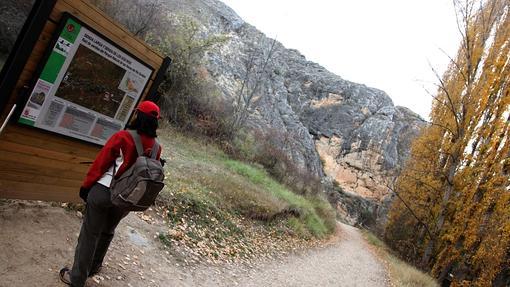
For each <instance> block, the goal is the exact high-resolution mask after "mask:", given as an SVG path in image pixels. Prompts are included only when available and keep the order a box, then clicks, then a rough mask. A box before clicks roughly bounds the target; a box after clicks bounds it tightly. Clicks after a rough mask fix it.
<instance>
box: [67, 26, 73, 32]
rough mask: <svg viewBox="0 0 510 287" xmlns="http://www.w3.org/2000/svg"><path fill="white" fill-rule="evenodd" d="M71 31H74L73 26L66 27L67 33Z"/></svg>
mask: <svg viewBox="0 0 510 287" xmlns="http://www.w3.org/2000/svg"><path fill="white" fill-rule="evenodd" d="M73 31H74V25H73V24H69V25H67V32H69V33H71V32H73Z"/></svg>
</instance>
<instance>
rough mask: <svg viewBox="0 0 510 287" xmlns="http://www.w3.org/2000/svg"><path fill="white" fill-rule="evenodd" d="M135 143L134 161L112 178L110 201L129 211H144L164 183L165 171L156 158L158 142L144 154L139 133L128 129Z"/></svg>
mask: <svg viewBox="0 0 510 287" xmlns="http://www.w3.org/2000/svg"><path fill="white" fill-rule="evenodd" d="M128 132H129V133H130V134H131V137H132V138H133V141H134V142H135V145H136V152H137V153H138V157H137V159H136V162H135V163H134V164H133V165H132V166H131V167H130V168H128V169H127V170H126V171H125V172H124V173H123V174H122V175H121V176H120V177H119V178H117V179H116V178H115V177H114V178H113V180H112V184H111V186H110V191H111V200H112V203H113V204H114V205H116V206H118V207H121V208H123V209H125V210H129V211H144V210H146V209H147V208H149V206H151V205H152V204H153V203H154V201H155V200H156V197H157V196H158V194H159V192H160V191H161V190H162V189H163V187H164V186H165V184H164V183H163V180H164V179H165V172H164V170H163V166H162V165H161V162H160V161H159V160H158V159H156V158H157V156H158V152H159V143H158V142H157V141H156V142H155V143H154V146H153V147H152V151H151V154H150V155H149V156H146V155H144V151H143V145H142V140H141V138H140V135H139V134H138V133H137V132H136V131H133V130H129V131H128Z"/></svg>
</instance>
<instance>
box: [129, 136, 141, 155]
mask: <svg viewBox="0 0 510 287" xmlns="http://www.w3.org/2000/svg"><path fill="white" fill-rule="evenodd" d="M128 132H129V134H130V135H131V137H132V138H133V141H134V142H135V146H136V152H137V153H138V156H141V155H143V145H142V138H140V135H139V134H138V133H137V132H136V131H135V130H128Z"/></svg>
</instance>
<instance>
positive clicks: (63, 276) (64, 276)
mask: <svg viewBox="0 0 510 287" xmlns="http://www.w3.org/2000/svg"><path fill="white" fill-rule="evenodd" d="M70 271H71V270H69V268H67V267H64V268H62V269H60V271H59V272H58V275H59V277H60V281H62V282H64V283H65V284H67V285H69V286H72V285H71V274H69V273H70Z"/></svg>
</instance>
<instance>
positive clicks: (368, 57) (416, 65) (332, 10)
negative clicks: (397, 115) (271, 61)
mask: <svg viewBox="0 0 510 287" xmlns="http://www.w3.org/2000/svg"><path fill="white" fill-rule="evenodd" d="M222 1H223V2H224V3H225V4H227V5H228V6H230V7H231V8H232V9H234V11H236V13H237V14H238V15H239V16H241V18H243V19H244V20H245V21H246V22H248V23H250V24H252V25H253V26H255V27H257V28H258V29H259V30H260V31H262V32H263V33H265V34H266V36H268V37H270V38H275V37H276V39H277V40H278V41H280V42H281V43H282V44H283V45H284V46H285V47H287V48H292V49H297V50H299V51H300V52H301V53H302V54H303V55H305V57H306V58H307V59H308V60H311V61H314V62H317V63H319V64H320V65H322V66H324V67H325V68H327V69H328V70H329V71H331V72H333V73H335V74H337V75H339V76H341V77H342V78H343V79H345V80H349V81H353V82H357V83H361V84H365V85H367V86H370V87H374V88H378V89H381V90H383V91H385V92H386V93H388V95H389V96H390V97H391V98H392V100H393V102H394V103H395V104H396V105H400V106H405V107H408V108H410V109H411V110H413V111H415V112H416V113H418V114H420V115H421V116H422V117H423V118H425V119H428V115H429V113H430V106H431V103H432V97H431V95H430V94H429V93H428V92H427V91H429V92H431V93H432V94H433V93H435V91H436V88H435V83H437V79H436V77H435V75H434V73H433V72H432V68H431V67H433V68H434V69H435V70H437V71H438V73H439V74H440V75H442V73H443V72H444V71H445V70H446V67H447V65H448V63H449V58H448V56H450V57H454V56H455V54H456V51H457V47H458V45H459V43H460V35H459V32H458V30H457V25H456V20H455V13H454V9H453V4H452V1H451V0H313V1H310V0H257V1H250V0H222ZM447 55H448V56H447Z"/></svg>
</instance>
